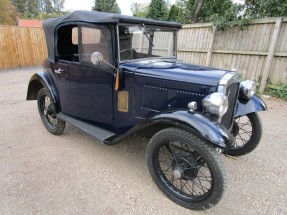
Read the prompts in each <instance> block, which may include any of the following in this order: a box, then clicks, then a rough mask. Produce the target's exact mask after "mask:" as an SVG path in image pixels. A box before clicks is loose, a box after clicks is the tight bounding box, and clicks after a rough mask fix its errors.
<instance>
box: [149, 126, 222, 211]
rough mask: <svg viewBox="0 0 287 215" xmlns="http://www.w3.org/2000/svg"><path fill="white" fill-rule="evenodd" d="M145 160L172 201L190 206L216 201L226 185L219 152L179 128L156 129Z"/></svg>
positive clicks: (195, 207) (202, 206)
mask: <svg viewBox="0 0 287 215" xmlns="http://www.w3.org/2000/svg"><path fill="white" fill-rule="evenodd" d="M146 155H147V164H148V168H149V172H150V174H151V176H152V178H153V180H154V182H155V183H156V185H157V186H158V187H159V188H160V189H161V190H162V191H163V193H164V194H165V195H166V196H167V197H168V198H170V199H171V200H172V201H174V202H175V203H177V204H179V205H181V206H183V207H186V208H188V209H192V210H204V209H208V208H211V207H213V206H214V205H216V204H217V203H218V202H219V201H220V199H221V198H222V196H223V193H224V190H225V187H226V173H225V168H224V165H223V162H222V160H221V159H220V157H219V154H218V153H217V152H216V151H215V150H214V148H213V147H210V146H209V145H207V144H206V143H205V142H204V141H203V140H201V139H199V138H198V137H196V136H195V135H193V134H191V133H188V132H186V131H184V130H181V129H178V128H167V129H163V130H161V131H159V132H158V133H156V134H155V135H154V136H153V137H152V139H151V140H150V142H149V144H148V146H147V151H146Z"/></svg>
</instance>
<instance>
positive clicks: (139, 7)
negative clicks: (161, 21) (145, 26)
mask: <svg viewBox="0 0 287 215" xmlns="http://www.w3.org/2000/svg"><path fill="white" fill-rule="evenodd" d="M130 9H131V12H132V14H133V16H137V17H142V18H145V17H147V14H148V5H146V4H141V3H132V5H131V8H130Z"/></svg>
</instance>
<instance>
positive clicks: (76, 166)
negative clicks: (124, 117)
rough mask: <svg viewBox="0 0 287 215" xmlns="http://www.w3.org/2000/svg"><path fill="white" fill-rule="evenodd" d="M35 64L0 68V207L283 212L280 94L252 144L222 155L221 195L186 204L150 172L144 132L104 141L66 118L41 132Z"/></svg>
mask: <svg viewBox="0 0 287 215" xmlns="http://www.w3.org/2000/svg"><path fill="white" fill-rule="evenodd" d="M36 71H40V69H39V68H25V69H21V70H5V71H4V70H1V71H0V89H1V91H0V119H1V122H0V214H276V215H277V214H287V188H286V187H287V186H286V184H287V168H286V167H287V142H286V133H287V132H286V131H287V128H286V121H287V103H286V102H283V101H279V100H275V99H272V98H271V99H268V100H266V102H267V104H268V105H269V111H268V112H263V113H261V114H260V116H261V117H262V121H263V125H264V135H263V140H262V143H261V144H260V145H259V147H258V148H257V149H256V151H254V152H253V153H251V154H249V155H246V156H244V157H240V158H238V159H237V160H233V159H230V158H226V157H224V156H223V155H222V159H223V160H224V161H225V163H226V168H227V172H228V189H227V192H226V194H225V196H224V198H223V199H222V201H221V202H220V203H219V204H218V205H217V206H215V207H214V208H212V209H210V210H207V211H201V212H198V211H189V210H187V209H185V208H182V207H180V206H178V205H176V204H175V203H173V202H171V201H170V200H168V199H167V198H166V197H165V196H164V195H163V194H162V193H161V192H160V191H159V189H158V188H157V187H156V185H155V184H154V183H153V181H152V180H151V178H150V176H149V173H148V170H147V167H146V162H145V147H146V141H145V140H143V139H141V138H129V139H127V140H125V141H124V142H122V143H121V144H119V145H116V146H105V145H101V144H99V143H98V142H97V141H95V140H94V139H93V138H91V137H90V136H88V135H86V134H84V133H83V132H81V131H79V130H78V129H75V128H73V127H72V126H69V125H68V126H67V127H66V130H65V133H64V134H63V135H61V136H53V135H51V134H50V133H48V132H47V131H46V129H45V128H44V126H43V125H42V122H41V120H40V118H39V115H38V110H37V107H36V102H35V101H25V98H26V90H27V84H28V81H29V78H30V76H31V75H32V74H33V73H34V72H36Z"/></svg>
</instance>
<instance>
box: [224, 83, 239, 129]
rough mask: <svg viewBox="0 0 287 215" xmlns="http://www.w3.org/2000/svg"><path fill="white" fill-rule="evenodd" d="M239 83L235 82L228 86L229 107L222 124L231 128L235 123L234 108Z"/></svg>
mask: <svg viewBox="0 0 287 215" xmlns="http://www.w3.org/2000/svg"><path fill="white" fill-rule="evenodd" d="M238 90H239V83H234V84H232V85H230V86H228V87H227V90H226V95H227V96H228V109H227V111H226V113H225V114H224V115H223V116H222V118H221V124H222V125H223V126H224V127H225V128H227V129H229V128H230V127H231V125H232V123H233V120H234V119H233V116H234V109H235V107H236V102H237V96H238Z"/></svg>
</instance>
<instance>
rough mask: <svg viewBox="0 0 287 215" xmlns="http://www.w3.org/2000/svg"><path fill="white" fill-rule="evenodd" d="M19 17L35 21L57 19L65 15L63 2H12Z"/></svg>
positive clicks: (44, 0) (19, 0)
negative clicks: (38, 19)
mask: <svg viewBox="0 0 287 215" xmlns="http://www.w3.org/2000/svg"><path fill="white" fill-rule="evenodd" d="M12 3H13V5H14V6H15V7H16V9H17V11H18V12H19V15H20V17H24V18H28V19H36V18H41V17H57V16H61V15H63V14H65V13H66V12H65V11H63V8H64V3H65V0H12Z"/></svg>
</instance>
